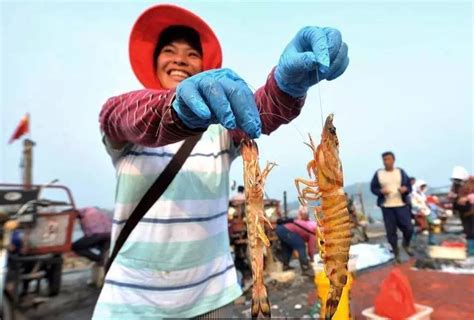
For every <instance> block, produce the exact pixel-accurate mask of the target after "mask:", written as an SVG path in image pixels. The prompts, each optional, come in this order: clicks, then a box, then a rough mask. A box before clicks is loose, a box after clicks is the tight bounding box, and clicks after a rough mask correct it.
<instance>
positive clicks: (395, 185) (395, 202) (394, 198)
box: [377, 168, 405, 208]
mask: <svg viewBox="0 0 474 320" xmlns="http://www.w3.org/2000/svg"><path fill="white" fill-rule="evenodd" d="M377 176H378V179H379V182H380V186H381V188H382V189H383V188H385V189H388V191H389V194H387V195H385V201H384V203H383V205H382V207H385V208H393V207H402V206H404V205H405V203H404V202H403V200H402V194H401V193H400V191H398V189H399V188H400V187H401V185H402V172H401V171H400V169H398V168H395V169H393V170H392V171H387V170H383V169H382V170H379V171H378V172H377Z"/></svg>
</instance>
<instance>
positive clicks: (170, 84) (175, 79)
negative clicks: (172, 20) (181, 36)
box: [156, 40, 202, 89]
mask: <svg viewBox="0 0 474 320" xmlns="http://www.w3.org/2000/svg"><path fill="white" fill-rule="evenodd" d="M201 71H202V56H201V54H200V53H199V52H198V51H197V50H196V49H194V48H193V47H191V46H190V45H189V43H187V42H186V41H184V40H176V41H173V42H171V43H170V44H167V45H165V46H164V47H163V48H162V49H161V51H160V53H159V54H158V57H157V61H156V74H157V76H158V80H159V81H160V84H161V86H162V87H163V88H165V89H173V88H176V86H177V85H178V84H179V83H180V82H181V81H183V80H184V79H186V78H188V77H190V76H193V75H195V74H197V73H199V72H201Z"/></svg>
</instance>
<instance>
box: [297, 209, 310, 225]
mask: <svg viewBox="0 0 474 320" xmlns="http://www.w3.org/2000/svg"><path fill="white" fill-rule="evenodd" d="M297 219H298V220H304V221H308V220H309V214H308V207H306V206H303V205H300V206H299V208H298V214H297Z"/></svg>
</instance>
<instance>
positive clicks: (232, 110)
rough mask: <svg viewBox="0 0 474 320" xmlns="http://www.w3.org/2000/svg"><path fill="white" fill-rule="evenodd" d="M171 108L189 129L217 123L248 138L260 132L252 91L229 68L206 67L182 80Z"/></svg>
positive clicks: (255, 136) (258, 116) (257, 135)
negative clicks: (242, 132) (213, 68)
mask: <svg viewBox="0 0 474 320" xmlns="http://www.w3.org/2000/svg"><path fill="white" fill-rule="evenodd" d="M172 107H173V109H174V110H175V111H176V114H177V115H178V117H179V118H180V119H181V121H183V123H184V124H185V125H186V126H187V127H189V128H191V129H196V128H207V127H208V126H209V125H210V124H216V123H220V124H221V125H223V126H224V127H225V128H227V129H229V130H233V129H236V128H239V129H241V130H242V131H244V132H245V133H247V134H248V135H249V137H250V138H252V139H254V138H258V137H259V136H260V134H261V122H260V114H259V112H258V109H257V105H256V103H255V98H254V96H253V93H252V91H251V90H250V88H249V87H248V86H247V84H246V83H245V81H244V80H242V78H240V77H239V76H238V75H237V74H236V73H235V72H233V71H232V70H230V69H215V70H209V71H205V72H201V73H198V74H196V75H194V76H192V77H189V78H187V79H185V80H183V81H182V82H180V84H179V85H178V87H177V88H176V100H175V101H174V102H173V106H172Z"/></svg>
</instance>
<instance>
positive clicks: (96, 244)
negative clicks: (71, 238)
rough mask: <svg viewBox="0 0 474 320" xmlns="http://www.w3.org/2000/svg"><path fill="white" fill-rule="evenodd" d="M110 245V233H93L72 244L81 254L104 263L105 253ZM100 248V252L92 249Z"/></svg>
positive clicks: (75, 250)
mask: <svg viewBox="0 0 474 320" xmlns="http://www.w3.org/2000/svg"><path fill="white" fill-rule="evenodd" d="M109 246H110V233H100V234H93V235H91V236H89V237H82V238H80V239H79V240H77V241H75V242H74V243H73V244H72V250H73V251H74V252H75V253H77V254H78V255H80V256H83V257H86V258H88V259H89V260H92V261H94V262H99V263H104V261H105V258H106V257H105V253H106V252H107V250H108V249H109ZM92 249H98V250H99V254H97V253H95V252H94V251H92Z"/></svg>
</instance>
